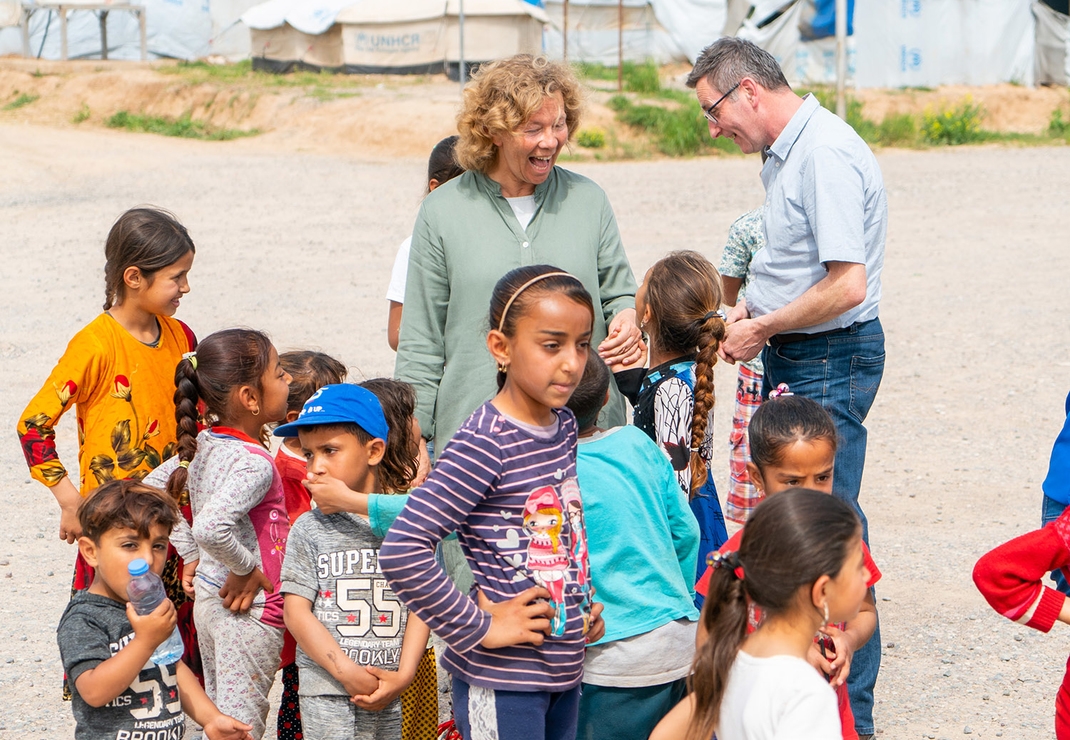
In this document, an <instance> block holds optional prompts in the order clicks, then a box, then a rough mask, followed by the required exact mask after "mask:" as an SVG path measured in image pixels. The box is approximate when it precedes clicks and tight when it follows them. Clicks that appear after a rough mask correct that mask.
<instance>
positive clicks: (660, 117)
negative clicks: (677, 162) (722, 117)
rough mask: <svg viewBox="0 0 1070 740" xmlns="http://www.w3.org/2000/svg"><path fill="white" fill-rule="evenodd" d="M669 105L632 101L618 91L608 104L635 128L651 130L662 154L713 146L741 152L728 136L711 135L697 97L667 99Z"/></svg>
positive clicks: (688, 153)
mask: <svg viewBox="0 0 1070 740" xmlns="http://www.w3.org/2000/svg"><path fill="white" fill-rule="evenodd" d="M668 102H669V104H668V105H651V104H648V103H633V102H632V101H631V100H630V99H629V98H627V97H625V96H624V95H615V96H613V98H611V99H610V101H609V107H610V108H612V109H613V110H614V111H616V113H617V120H619V121H621V122H622V123H625V124H627V125H629V126H632V127H633V128H637V129H640V130H643V131H647V132H649V133H650V134H651V135H652V136H653V138H654V142H655V145H656V146H657V148H658V151H660V152H661V153H662V154H667V155H669V156H670V157H687V156H693V155H696V154H706V153H709V152H710V151H713V150H719V151H723V152H730V153H736V154H738V153H739V148H738V147H737V146H736V145H735V144H734V143H733V142H732V141H729V140H728V139H720V138H718V139H711V138H710V131H709V127H708V126H707V125H706V118H705V116H703V115H702V109H701V108H699V105H698V100H696V99H695V98H694V97H688V98H687V100H686V102H676V101H668Z"/></svg>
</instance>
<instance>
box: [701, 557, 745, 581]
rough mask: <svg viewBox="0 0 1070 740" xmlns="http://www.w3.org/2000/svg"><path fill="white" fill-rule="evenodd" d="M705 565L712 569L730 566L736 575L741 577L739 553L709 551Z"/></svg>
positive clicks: (741, 566)
mask: <svg viewBox="0 0 1070 740" xmlns="http://www.w3.org/2000/svg"><path fill="white" fill-rule="evenodd" d="M706 565H708V566H710V567H711V568H713V569H715V570H716V569H717V568H730V569H731V570H734V571H736V576H737V577H739V578H742V577H743V576H742V572H743V565H742V563H740V562H739V553H738V552H735V551H732V552H711V553H710V554H709V555H707V556H706Z"/></svg>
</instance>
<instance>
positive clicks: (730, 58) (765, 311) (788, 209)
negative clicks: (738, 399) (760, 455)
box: [687, 37, 888, 738]
mask: <svg viewBox="0 0 1070 740" xmlns="http://www.w3.org/2000/svg"><path fill="white" fill-rule="evenodd" d="M687 85H688V87H691V88H693V89H694V90H695V93H696V95H697V96H698V100H699V105H701V106H702V109H703V111H704V112H705V114H706V119H707V121H708V122H709V129H710V136H712V137H713V138H717V137H718V136H725V137H727V138H730V139H732V140H733V141H735V142H736V144H738V145H739V148H740V149H741V150H742V151H743V152H744V153H753V152H762V154H763V155H764V157H765V163H764V165H763V167H762V174H761V177H762V183H763V184H764V185H765V190H766V199H765V233H766V242H767V246H766V248H765V249H763V250H761V251H760V252H758V253H757V254H756V255H755V256H754V259H753V261H752V262H751V264H750V274H749V275H748V281H747V296H746V300H745V301H740V303H739V304H738V305H737V306H736V307H735V308H734V309H733V310H732V312H731V313H730V314H729V316H728V324H729V326H728V330H727V335H726V337H725V340H724V342H723V343H722V344H721V355H722V356H723V357H724V358H725V359H726V360H727V361H729V362H737V361H740V362H741V361H746V360H750V359H752V358H754V357H756V356H757V355H758V354H759V353H761V356H762V363H763V364H764V366H765V378H764V380H763V394H762V395H763V396H767V395H768V393H769V391H770V389H772V388H775V387H777V385H778V384H780V383H787V384H788V386H789V387H790V388H791V391H792V392H793V393H797V394H799V395H803V396H809V397H811V398H813V399H814V400H816V401H818V402H819V403H821V405H822V406H824V407H825V408H826V409H827V410H828V412H829V413H830V414H831V415H832V418H833V421H834V422H835V423H836V431H837V433H838V435H839V447H838V450H837V452H836V463H835V470H834V473H833V494H834V495H835V496H837V497H838V498H841V499H843V500H844V501H847V502H848V503H849V504H851V505H852V506H853V507H854V508H855V511H856V512H857V513H858V515H859V518H860V519H861V520H862V532H863V537H864V538H865V540H866V542H867V544H868V542H869V529H868V524H867V521H866V517H865V514H864V513H863V512H862V509H861V507H860V506H859V505H858V493H859V488H860V486H861V483H862V468H863V466H864V464H865V459H866V428H865V427H864V426H863V422H864V421H865V418H866V414H867V413H868V412H869V409H870V406H871V405H872V404H873V399H874V398H875V397H876V394H877V388H878V387H879V386H880V382H881V377H882V376H883V374H884V331H883V329H882V328H881V323H880V319H879V318H878V304H879V302H880V297H881V268H882V267H883V265H884V240H885V232H886V230H887V222H888V200H887V196H886V194H885V191H884V181H883V179H882V177H881V171H880V167H879V166H878V165H877V160H876V158H875V157H874V156H873V152H871V151H870V149H869V147H868V146H867V145H866V143H865V142H864V141H862V139H861V138H860V137H859V136H858V134H856V133H855V131H854V129H852V128H851V127H850V126H848V125H847V124H846V123H844V122H843V121H841V120H840V119H839V118H837V117H836V116H835V115H834V114H833V113H831V112H829V111H828V110H825V109H824V108H822V107H821V105H820V104H819V103H818V102H817V99H816V98H814V96H813V95H807V96H806V97H805V98H800V97H799V96H798V95H796V94H795V92H794V91H792V89H791V88H790V87H789V86H788V82H787V80H786V79H785V77H784V73H783V71H782V70H781V69H780V65H779V64H777V62H776V60H775V59H774V58H773V57H772V55H770V54H769V53H768V52H766V51H763V50H762V49H760V48H759V47H757V46H755V45H754V44H753V43H751V42H749V41H744V40H742V39H737V38H730V37H729V38H722V39H719V40H718V41H716V42H714V43H713V44H711V45H710V46H708V47H707V48H706V49H704V50H703V51H702V53H701V54H700V55H699V58H698V60H697V61H696V62H695V68H694V69H693V70H692V71H691V74H690V75H688V78H687ZM879 668H880V628H879V626H878V628H877V631H876V632H874V634H873V637H872V638H870V640H869V641H868V642H867V643H866V644H865V645H864V646H861V647H859V648H858V650H857V651H856V652H855V654H854V658H853V661H852V665H851V672H850V675H849V676H848V679H847V681H848V686H849V689H850V697H851V707H852V709H853V711H854V716H855V727H856V728H857V731H858V734H859V736H860V737H862V738H865V737H866V736H871V735H872V734H873V731H874V730H873V686H874V684H875V682H876V680H877V672H878V670H879ZM848 734H849V733H848V732H847V728H845V733H844V737H848Z"/></svg>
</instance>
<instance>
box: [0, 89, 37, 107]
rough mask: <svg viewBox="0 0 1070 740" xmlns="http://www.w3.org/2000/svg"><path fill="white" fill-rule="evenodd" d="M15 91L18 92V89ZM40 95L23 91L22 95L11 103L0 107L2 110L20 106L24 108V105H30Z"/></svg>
mask: <svg viewBox="0 0 1070 740" xmlns="http://www.w3.org/2000/svg"><path fill="white" fill-rule="evenodd" d="M15 92H18V90H16V91H15ZM40 97H41V96H40V95H30V94H29V93H23V94H22V95H19V96H18V97H17V98H15V99H14V100H12V101H11V102H10V103H8V104H7V105H5V106H4V107H3V108H0V110H16V109H18V108H22V107H23V106H26V105H29V104H30V103H32V102H33V101H35V100H37V99H38V98H40Z"/></svg>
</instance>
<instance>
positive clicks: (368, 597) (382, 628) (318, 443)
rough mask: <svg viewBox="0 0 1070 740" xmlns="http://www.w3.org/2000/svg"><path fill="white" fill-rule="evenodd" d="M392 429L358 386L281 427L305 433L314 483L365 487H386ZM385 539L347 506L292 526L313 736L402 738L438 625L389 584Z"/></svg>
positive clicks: (336, 389)
mask: <svg viewBox="0 0 1070 740" xmlns="http://www.w3.org/2000/svg"><path fill="white" fill-rule="evenodd" d="M387 433H388V426H387V421H386V417H385V416H384V414H383V408H382V406H381V405H380V403H379V400H378V399H377V398H376V397H375V395H374V394H373V393H371V392H370V391H368V390H366V389H364V388H361V387H360V386H356V385H349V384H339V385H326V386H323V387H322V388H320V389H319V390H318V391H316V393H314V394H313V395H312V397H310V398H309V399H308V401H306V402H305V405H304V408H302V410H301V415H300V416H298V418H297V419H296V420H295V421H293V422H290V423H289V424H284V425H282V426H280V427H278V428H277V429H275V432H274V434H275V436H277V437H298V438H299V439H300V441H301V449H302V451H303V452H304V454H305V458H306V460H307V461H308V477H309V480H310V481H321V480H328V479H336V480H338V481H340V482H341V483H342V484H344V485H345V486H346V487H347V488H348V489H349V490H351V491H355V492H359V493H379V492H382V487H381V486H380V483H379V466H380V465H381V464H382V463H383V455H384V453H385V451H386V438H387ZM314 498H315V497H314V496H313V499H314ZM380 544H382V538H381V537H378V536H376V535H375V534H374V533H373V532H372V530H371V527H370V526H369V524H368V522H367V520H366V519H365V518H363V517H361V516H359V515H356V514H350V513H347V512H336V513H331V514H325V513H323V512H322V511H320V510H319V509H313V510H312V511H310V512H307V513H305V514H302V515H301V516H300V517H299V518H298V519H297V521H296V522H294V524H293V527H292V528H291V529H290V536H289V540H288V542H287V548H286V559H285V561H284V563H283V567H282V588H281V590H282V592H283V594H285V606H284V616H285V620H286V627H287V629H289V630H290V633H291V634H292V635H293V636H294V639H295V640H296V641H297V648H298V650H297V666H298V671H299V675H300V688H299V692H298V693H299V697H300V705H301V719H302V722H303V725H304V734H305V735H306V736H307V737H314V738H317V740H333V739H334V738H345V739H346V740H349V738H359V739H360V740H365V739H367V740H380V739H384V740H385V739H386V738H398V737H400V736H401V703H400V701H399V700H398V697H399V696H400V694H401V692H402V691H403V690H404V689H405V687H407V686H408V685H409V683H411V682H412V679H413V677H414V676H415V673H416V668H417V665H418V664H419V661H420V658H421V657H422V656H423V652H424V648H425V646H426V644H427V637H428V629H427V627H426V626H425V625H424V624H423V623H422V622H420V621H419V620H418V619H416V617H415V616H409V615H408V611H407V610H406V609H405V607H404V606H403V605H402V604H401V603H400V602H399V601H398V600H397V599H396V598H395V596H394V594H393V592H392V591H391V590H390V588H389V586H387V583H386V579H385V578H383V575H382V572H381V571H380V570H379V563H378V560H379V546H380Z"/></svg>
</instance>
